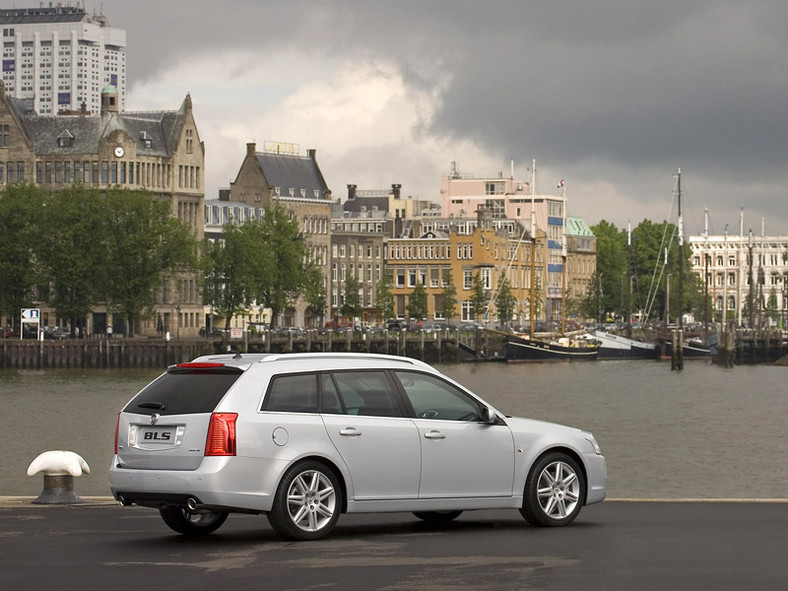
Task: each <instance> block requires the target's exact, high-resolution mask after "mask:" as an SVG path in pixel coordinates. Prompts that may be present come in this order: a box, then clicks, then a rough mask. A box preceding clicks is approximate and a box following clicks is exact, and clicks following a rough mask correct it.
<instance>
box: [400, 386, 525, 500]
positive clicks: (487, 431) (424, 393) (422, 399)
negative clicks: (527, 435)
mask: <svg viewBox="0 0 788 591" xmlns="http://www.w3.org/2000/svg"><path fill="white" fill-rule="evenodd" d="M394 373H395V375H396V376H397V378H398V380H399V382H400V383H401V385H402V389H403V390H404V392H405V394H406V396H407V398H408V400H409V402H410V404H411V405H412V407H413V411H414V413H415V419H414V423H415V424H416V427H417V429H418V431H419V441H420V444H421V484H420V487H419V497H420V498H463V497H464V498H469V497H491V496H495V497H500V496H504V497H508V496H511V495H512V490H513V482H514V440H513V439H512V435H511V431H510V430H509V427H507V426H506V425H505V424H504V423H503V422H502V421H499V422H498V423H496V424H492V425H490V424H487V423H486V422H484V420H483V418H482V417H483V416H484V415H483V412H482V411H483V405H482V404H481V403H480V402H479V401H478V400H476V399H475V398H473V397H472V396H470V395H469V394H468V393H467V392H464V391H463V390H461V389H460V388H457V387H456V386H454V385H453V384H451V383H449V382H446V381H444V380H442V379H440V378H438V377H436V376H433V375H429V374H423V373H419V372H411V371H396V372H394Z"/></svg>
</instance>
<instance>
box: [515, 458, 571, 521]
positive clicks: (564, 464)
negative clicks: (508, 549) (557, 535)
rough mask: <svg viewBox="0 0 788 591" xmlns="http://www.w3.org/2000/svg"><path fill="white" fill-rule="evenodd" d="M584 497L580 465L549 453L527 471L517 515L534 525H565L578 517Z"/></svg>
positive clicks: (569, 459)
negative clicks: (521, 503) (522, 497)
mask: <svg viewBox="0 0 788 591" xmlns="http://www.w3.org/2000/svg"><path fill="white" fill-rule="evenodd" d="M585 497H586V483H585V478H584V477H583V471H582V470H581V469H580V466H579V465H578V464H577V462H576V461H575V460H574V459H573V458H572V457H570V456H569V455H567V454H565V453H561V452H553V453H549V454H547V455H545V456H542V457H541V458H540V459H539V460H538V461H537V462H536V463H535V464H534V466H533V468H532V469H531V472H530V474H529V475H528V480H526V482H525V495H524V499H523V507H522V509H520V513H521V514H522V516H523V517H525V519H526V521H528V523H530V524H531V525H535V526H540V527H559V526H564V525H569V524H570V523H572V522H573V521H574V520H575V519H576V518H577V516H578V515H579V514H580V509H582V507H583V504H584V503H585Z"/></svg>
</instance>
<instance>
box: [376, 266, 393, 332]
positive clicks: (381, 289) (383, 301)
mask: <svg viewBox="0 0 788 591" xmlns="http://www.w3.org/2000/svg"><path fill="white" fill-rule="evenodd" d="M392 286H393V283H392V280H391V272H390V270H389V269H388V268H386V267H384V268H383V272H382V274H381V276H380V279H379V280H378V283H377V285H376V287H375V316H377V319H378V321H379V322H382V321H384V320H386V319H388V318H393V317H394V296H393V295H392V293H391V288H392Z"/></svg>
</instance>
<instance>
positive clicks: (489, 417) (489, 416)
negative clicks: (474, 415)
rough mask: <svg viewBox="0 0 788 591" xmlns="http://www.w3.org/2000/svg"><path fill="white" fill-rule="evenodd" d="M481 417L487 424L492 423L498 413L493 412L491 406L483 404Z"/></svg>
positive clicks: (496, 418)
mask: <svg viewBox="0 0 788 591" xmlns="http://www.w3.org/2000/svg"><path fill="white" fill-rule="evenodd" d="M482 419H483V420H484V422H485V423H487V424H488V425H494V424H495V422H496V421H497V420H498V413H496V412H495V409H494V408H493V407H492V406H484V407H482Z"/></svg>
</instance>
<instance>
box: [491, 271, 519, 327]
mask: <svg viewBox="0 0 788 591" xmlns="http://www.w3.org/2000/svg"><path fill="white" fill-rule="evenodd" d="M516 306H517V298H515V297H514V295H512V290H511V288H510V287H509V281H508V280H507V279H506V277H504V278H503V279H502V280H501V286H500V288H499V289H498V294H497V295H496V296H495V307H496V310H497V312H498V323H499V324H500V325H501V326H507V325H508V324H509V322H510V321H511V320H512V316H513V315H514V309H515V307H516Z"/></svg>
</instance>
